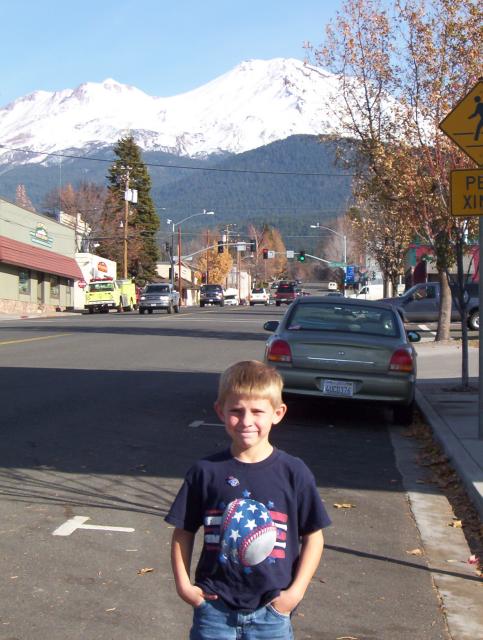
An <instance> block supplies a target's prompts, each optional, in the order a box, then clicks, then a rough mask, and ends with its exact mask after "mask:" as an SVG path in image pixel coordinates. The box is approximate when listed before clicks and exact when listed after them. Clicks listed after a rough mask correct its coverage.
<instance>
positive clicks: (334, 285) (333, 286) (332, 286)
mask: <svg viewBox="0 0 483 640" xmlns="http://www.w3.org/2000/svg"><path fill="white" fill-rule="evenodd" d="M327 289H328V290H329V291H337V289H338V286H337V282H329V284H328V285H327Z"/></svg>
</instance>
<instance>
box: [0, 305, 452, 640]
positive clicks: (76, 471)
mask: <svg viewBox="0 0 483 640" xmlns="http://www.w3.org/2000/svg"><path fill="white" fill-rule="evenodd" d="M284 310H285V309H279V308H275V307H268V308H266V307H254V308H226V307H225V308H223V309H217V308H211V307H208V308H205V309H191V310H183V312H182V313H181V314H179V315H172V316H168V315H166V314H164V313H155V314H153V315H149V316H140V315H138V314H135V313H133V314H109V315H95V316H76V317H59V318H54V319H51V320H49V319H45V320H41V319H34V320H19V321H15V322H2V323H0V362H1V368H0V384H1V390H2V395H1V397H2V399H1V408H2V410H1V416H0V434H1V438H2V446H1V447H0V523H1V524H0V543H1V548H2V554H1V556H0V638H1V639H4V640H14V639H18V640H34V639H35V640H38V639H39V638H49V640H66V639H68V640H81V639H82V640H85V638H90V637H96V638H108V639H111V638H112V639H114V638H115V639H116V640H133V639H134V638H136V640H159V639H164V638H173V639H174V640H183V638H187V632H188V628H189V622H190V610H189V608H188V607H187V606H186V605H185V604H184V603H182V602H181V601H180V600H179V599H178V598H177V596H176V594H175V591H174V584H173V580H172V577H171V572H170V568H169V540H170V536H171V529H170V527H168V525H166V524H165V523H164V521H163V516H164V514H165V513H166V510H167V508H168V507H169V504H170V503H171V501H172V499H173V496H174V495H175V493H176V491H177V488H178V487H179V485H180V482H181V478H182V476H183V474H184V472H185V471H186V469H187V468H188V466H189V465H190V464H191V463H192V462H193V461H194V460H195V459H196V458H198V457H200V456H203V455H205V454H207V453H209V452H212V451H216V450H217V449H220V448H222V447H225V446H226V445H227V440H226V438H225V436H224V432H223V429H222V428H221V426H220V425H219V421H218V419H217V418H216V416H215V413H214V411H213V409H212V405H213V401H214V399H215V394H216V384H217V378H218V375H219V372H220V371H221V370H223V369H224V368H225V367H226V366H228V365H229V364H231V363H233V362H235V361H237V360H240V359H247V358H258V359H260V358H261V357H262V355H263V348H264V341H265V339H266V337H267V335H268V334H266V333H265V332H264V331H263V329H262V325H263V322H264V321H265V320H266V319H268V318H276V317H277V316H280V315H281V314H282V313H283V312H284ZM388 418H389V412H388V413H386V412H384V411H382V410H379V411H376V410H374V409H373V408H370V407H365V406H364V407H357V408H356V409H354V408H352V407H347V406H343V407H341V406H340V405H334V404H331V403H319V402H314V401H310V402H308V401H292V402H290V404H289V411H288V415H287V418H286V419H285V420H284V422H283V423H282V424H281V425H280V426H277V427H276V428H275V429H274V433H273V436H274V443H275V444H276V445H277V446H279V447H281V448H284V449H286V450H287V451H289V452H290V453H292V454H294V455H298V456H300V457H302V458H303V459H304V460H305V461H306V462H307V464H308V465H309V466H310V468H311V469H312V471H313V472H314V474H315V477H316V480H317V484H318V486H319V488H320V492H321V495H322V497H323V498H324V499H325V501H326V504H327V508H328V511H329V513H330V515H331V517H332V519H333V526H332V527H330V528H329V529H328V530H327V531H326V551H325V554H324V558H323V562H322V564H321V566H320V568H319V570H318V572H317V575H316V577H315V578H314V580H313V582H312V585H311V587H310V590H309V592H308V594H307V597H306V599H305V601H304V603H303V604H302V606H301V607H300V608H299V610H298V611H297V613H296V615H295V617H294V625H295V629H296V637H297V638H298V639H300V640H301V639H305V638H307V639H308V638H311V639H314V640H329V639H330V640H335V639H336V638H341V637H353V638H357V640H374V639H378V640H379V639H380V640H389V639H390V640H408V638H411V639H412V640H423V639H424V640H436V639H443V638H444V639H446V638H449V636H448V635H447V631H446V627H445V621H444V617H443V615H442V613H441V609H440V604H439V600H438V597H437V594H436V593H435V591H434V589H433V585H432V581H431V576H430V573H429V571H428V568H427V565H426V561H425V559H424V557H419V556H417V555H413V554H411V553H410V551H412V550H414V549H417V548H420V547H421V541H420V538H419V535H418V530H417V527H416V525H415V523H414V520H413V517H412V514H411V512H410V508H409V505H408V501H407V497H406V494H405V492H404V490H403V485H402V477H401V475H400V473H399V471H398V469H397V466H396V463H395V453H394V449H393V446H394V445H393V444H392V441H391V438H390V434H389V430H388ZM393 441H394V438H393ZM396 441H397V438H396ZM335 504H350V505H352V507H351V508H346V509H338V508H336V507H334V505H335ZM75 517H77V518H78V519H77V520H75V521H74V520H72V519H73V518H75ZM82 517H83V518H84V519H85V518H89V520H80V519H79V518H82ZM62 525H65V526H64V527H63V529H60V531H59V527H62ZM70 525H72V526H71V533H70V535H54V532H56V533H59V532H60V533H61V532H63V531H64V532H65V529H66V528H68V527H69V526H70ZM86 525H91V527H92V526H93V527H94V528H85V526H86ZM76 526H80V528H76V529H75V530H74V528H75V527H76ZM98 526H103V527H121V528H125V529H130V530H106V529H99V528H95V527H98Z"/></svg>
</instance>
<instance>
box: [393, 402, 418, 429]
mask: <svg viewBox="0 0 483 640" xmlns="http://www.w3.org/2000/svg"><path fill="white" fill-rule="evenodd" d="M413 417H414V402H411V404H397V405H395V406H394V407H393V422H394V424H399V425H402V426H403V427H407V426H408V425H410V424H411V423H412V421H413Z"/></svg>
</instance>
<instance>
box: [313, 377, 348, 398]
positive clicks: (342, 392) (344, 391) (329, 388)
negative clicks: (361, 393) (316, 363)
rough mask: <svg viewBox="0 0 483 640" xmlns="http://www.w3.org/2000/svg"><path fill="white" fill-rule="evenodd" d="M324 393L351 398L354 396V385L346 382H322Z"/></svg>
mask: <svg viewBox="0 0 483 640" xmlns="http://www.w3.org/2000/svg"><path fill="white" fill-rule="evenodd" d="M321 390H322V393H326V394H327V395H331V396H344V397H351V396H352V395H353V394H354V383H353V382H345V381H344V380H322V383H321Z"/></svg>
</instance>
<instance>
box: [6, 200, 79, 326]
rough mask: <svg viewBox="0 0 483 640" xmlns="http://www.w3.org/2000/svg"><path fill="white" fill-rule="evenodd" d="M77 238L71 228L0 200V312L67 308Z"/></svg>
mask: <svg viewBox="0 0 483 640" xmlns="http://www.w3.org/2000/svg"><path fill="white" fill-rule="evenodd" d="M75 241H76V238H75V230H74V229H71V228H69V227H67V226H65V225H62V224H59V223H58V222H56V221H55V220H53V219H52V218H48V217H47V216H43V215H40V214H38V213H32V212H31V211H27V210H26V209H22V208H21V207H18V206H17V205H14V204H12V203H11V202H7V201H6V200H2V199H0V312H4V313H35V312H38V311H40V312H50V311H64V310H65V309H71V308H72V307H73V305H74V301H73V297H74V294H73V290H74V284H75V280H78V279H81V278H82V273H81V270H80V269H79V266H78V264H77V262H76V261H75V259H74V254H75V250H76V243H75Z"/></svg>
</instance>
